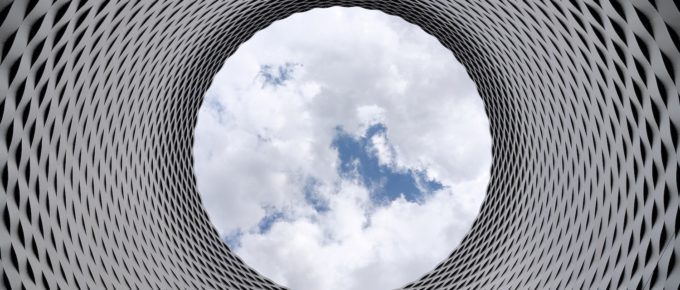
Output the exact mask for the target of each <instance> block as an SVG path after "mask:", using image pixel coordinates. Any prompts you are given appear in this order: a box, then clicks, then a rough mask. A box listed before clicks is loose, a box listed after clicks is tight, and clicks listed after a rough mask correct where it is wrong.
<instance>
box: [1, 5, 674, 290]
mask: <svg viewBox="0 0 680 290" xmlns="http://www.w3.org/2000/svg"><path fill="white" fill-rule="evenodd" d="M333 5H343V6H360V7H364V8H369V9H379V10H382V11H384V12H386V13H389V14H393V15H397V16H400V17H402V18H404V19H406V20H407V21H409V22H412V23H415V24H417V25H419V26H421V27H422V28H423V29H425V30H426V31H427V32H429V33H431V34H432V35H434V36H435V37H437V38H438V39H439V40H440V41H441V42H442V44H443V45H445V46H446V47H447V48H449V49H450V50H451V51H452V52H453V53H454V54H455V56H456V57H457V58H458V60H460V61H461V62H462V63H463V64H464V65H465V66H466V68H467V69H468V72H469V74H470V75H471V77H472V79H473V80H474V81H475V82H476V83H477V86H478V88H479V92H480V94H481V96H482V98H483V101H484V103H485V105H486V111H487V114H488V116H489V119H490V124H491V133H492V137H493V156H494V163H493V166H492V177H491V182H490V184H489V188H488V193H487V196H486V199H485V201H484V204H483V206H482V209H481V212H480V214H479V216H478V217H477V219H476V221H475V223H474V225H473V226H472V228H471V230H470V232H469V233H468V234H467V236H466V237H465V239H464V240H463V241H462V244H461V245H460V246H459V247H457V248H455V249H452V250H453V252H452V254H451V255H450V256H449V257H443V258H445V259H444V260H443V261H442V262H441V264H439V265H438V266H437V267H436V268H435V269H433V270H432V271H431V272H430V273H428V274H427V275H425V276H424V277H422V279H420V280H418V281H415V282H413V283H411V284H408V285H406V286H405V288H409V289H479V288H481V289H558V288H560V289H561V288H565V289H589V288H590V289H610V288H611V289H614V288H631V289H650V288H654V289H664V288H665V289H678V287H679V286H680V265H679V264H680V257H679V255H680V242H679V239H678V237H677V235H678V232H679V230H680V213H679V211H680V205H679V203H678V200H679V196H678V186H679V184H678V183H679V182H678V180H679V179H680V164H679V163H678V154H680V152H679V150H680V149H679V144H680V140H679V138H680V137H679V135H680V103H679V102H680V97H679V96H678V91H679V89H680V77H679V76H678V75H679V74H680V53H679V49H680V36H679V35H680V11H679V7H678V5H680V4H678V2H677V1H671V0H656V1H642V0H640V1H624V0H621V1H611V2H610V1H606V0H592V1H582V0H571V1H562V0H552V1H538V0H535V1H513V0H505V1H481V0H478V1H462V0H461V1H456V0H447V1H445V0H441V1H438V0H430V1H406V0H381V1H379V0H376V1H369V0H364V1H361V0H356V1H342V0H337V1H290V0H283V1H274V0H271V1H268V0H247V1H246V0H244V1H229V0H221V1H220V0H205V1H194V0H176V1H129V0H106V1H99V0H97V1H86V0H81V1H62V0H54V1H53V0H20V1H8V0H0V45H1V47H0V92H1V93H2V95H1V97H2V99H0V288H2V289H42V288H48V289H126V288H133V289H255V288H257V289H276V288H279V287H278V286H276V285H274V284H273V283H272V282H270V281H269V280H267V279H266V278H264V277H262V276H260V275H258V274H257V273H256V272H254V271H253V270H252V269H250V268H249V267H248V266H247V265H245V264H244V263H243V262H242V261H241V260H240V259H239V258H238V257H236V256H235V255H234V254H233V253H232V252H231V251H230V250H229V249H228V248H227V247H226V246H225V245H224V244H223V243H222V241H221V240H220V237H219V236H218V235H217V233H216V231H215V230H214V228H213V226H212V225H211V223H210V221H209V220H208V217H207V216H206V213H205V212H204V209H203V206H202V205H201V199H200V197H199V194H198V193H197V191H196V186H195V178H194V175H193V169H192V164H193V163H192V155H191V154H192V150H191V147H192V144H193V136H192V135H193V128H194V126H195V123H196V116H197V111H198V108H199V106H200V104H201V101H202V95H203V93H204V92H205V90H206V89H207V87H208V86H209V84H210V82H211V79H212V76H213V75H214V74H215V73H216V72H217V70H218V69H219V68H220V67H221V65H222V64H223V62H224V60H225V59H226V58H227V57H228V56H229V55H230V54H232V53H233V52H234V51H235V49H236V48H237V47H238V45H239V44H240V43H242V42H244V41H245V40H247V39H248V38H249V37H250V36H252V35H253V33H255V32H256V31H258V30H260V29H262V28H264V27H266V26H267V25H269V24H271V23H272V22H273V21H275V20H277V19H281V18H284V17H287V16H289V15H291V14H293V13H297V12H302V11H305V10H308V9H311V8H315V7H329V6H333ZM452 89H455V88H452ZM452 247H453V246H452ZM385 274H386V275H389V273H385Z"/></svg>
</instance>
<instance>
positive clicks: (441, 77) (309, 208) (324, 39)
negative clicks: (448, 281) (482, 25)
mask: <svg viewBox="0 0 680 290" xmlns="http://www.w3.org/2000/svg"><path fill="white" fill-rule="evenodd" d="M194 140H195V143H194V162H195V164H194V167H195V172H196V179H197V186H198V189H199V192H200V193H201V195H202V199H203V204H204V206H205V209H206V211H207V213H208V215H209V216H210V219H211V221H212V222H213V224H214V226H215V228H216V230H217V231H218V233H219V234H220V235H221V236H222V237H223V239H224V241H225V243H226V244H228V245H230V248H231V249H232V250H233V251H234V252H235V253H236V254H237V255H239V256H240V257H241V258H242V259H243V260H244V261H245V262H246V263H247V264H248V265H250V266H252V267H253V268H254V269H255V270H257V271H258V272H260V273H262V274H264V275H265V276H267V277H269V278H271V279H273V280H274V281H276V282H277V283H280V284H282V285H285V286H288V287H289V288H292V289H299V290H314V289H326V290H334V289H355V290H360V289H393V288H397V287H400V286H403V285H404V284H406V283H408V282H410V281H412V280H414V279H417V278H418V277H419V276H420V275H421V274H423V273H425V272H427V271H429V270H431V269H432V267H434V266H435V265H436V264H437V263H438V262H440V261H441V260H442V259H444V258H445V257H446V256H447V255H448V254H449V253H450V252H451V251H452V250H453V248H454V247H455V246H456V245H457V243H458V242H459V241H460V239H461V238H462V237H463V235H464V234H465V233H466V232H467V230H468V229H469V226H470V224H471V223H472V221H473V220H474V217H475V216H476V214H477V211H478V209H479V206H480V204H481V202H482V200H483V197H484V192H485V189H486V186H487V183H488V177H489V176H488V175H489V173H488V171H489V168H490V164H491V137H490V134H489V128H488V120H487V118H486V116H485V114H484V106H483V103H482V102H481V99H480V97H479V95H478V93H477V91H476V88H475V85H474V83H472V81H471V80H470V79H469V77H468V75H467V73H466V72H465V69H464V68H463V66H462V65H460V64H459V63H458V62H457V61H456V60H455V58H454V57H453V56H452V54H451V53H450V52H449V51H447V50H446V49H445V48H443V47H442V46H441V44H440V43H439V42H438V41H437V40H436V39H434V38H432V37H431V36H429V35H427V34H426V33H424V32H423V31H422V30H421V29H420V28H418V27H415V26H413V25H411V24H408V23H406V22H405V21H403V20H401V19H399V18H396V17H392V16H388V15H385V14H383V13H381V12H377V11H368V10H363V9H358V8H337V7H335V8H330V9H315V10H312V11H309V12H306V13H303V14H296V15H293V16H291V17H289V18H287V19H284V20H282V21H279V22H276V23H274V24H272V25H271V26H269V27H268V28H267V29H265V30H263V31H260V32H258V33H257V34H256V35H255V36H253V38H251V39H250V40H249V41H247V42H246V43H244V44H243V45H242V46H241V47H240V48H239V50H238V51H236V53H235V54H234V55H233V56H231V57H230V58H229V59H227V61H226V62H225V64H224V67H223V69H222V70H221V71H220V72H219V73H218V74H217V75H216V76H215V78H214V81H213V84H212V86H211V87H210V88H209V89H208V91H207V92H206V95H205V99H204V104H203V106H202V107H201V110H200V111H199V116H198V123H197V126H196V131H195V139H194ZM405 249H408V250H405Z"/></svg>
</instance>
